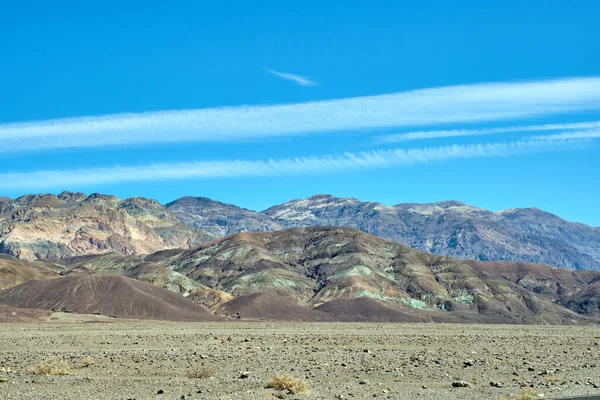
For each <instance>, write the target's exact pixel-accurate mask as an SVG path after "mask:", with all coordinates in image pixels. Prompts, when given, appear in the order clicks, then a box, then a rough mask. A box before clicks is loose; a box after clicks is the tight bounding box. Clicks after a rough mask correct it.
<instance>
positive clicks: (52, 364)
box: [29, 357, 71, 375]
mask: <svg viewBox="0 0 600 400" xmlns="http://www.w3.org/2000/svg"><path fill="white" fill-rule="evenodd" d="M29 372H30V373H32V374H36V375H69V374H70V373H71V367H69V364H67V362H66V361H65V359H64V358H62V357H52V358H50V359H48V360H46V361H43V362H41V363H39V364H38V365H36V366H35V367H33V368H30V369H29Z"/></svg>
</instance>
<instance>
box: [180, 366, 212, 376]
mask: <svg viewBox="0 0 600 400" xmlns="http://www.w3.org/2000/svg"><path fill="white" fill-rule="evenodd" d="M185 375H186V376H187V377H188V378H196V379H208V378H212V377H213V376H215V374H214V373H213V372H212V371H211V370H208V369H206V368H204V367H202V366H201V365H192V366H191V367H189V368H188V369H187V370H186V371H185Z"/></svg>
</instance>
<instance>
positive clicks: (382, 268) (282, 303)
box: [0, 227, 600, 324]
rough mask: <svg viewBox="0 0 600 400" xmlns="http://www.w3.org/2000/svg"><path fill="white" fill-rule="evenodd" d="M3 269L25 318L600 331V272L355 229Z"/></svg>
mask: <svg viewBox="0 0 600 400" xmlns="http://www.w3.org/2000/svg"><path fill="white" fill-rule="evenodd" d="M2 261H3V265H4V267H3V268H4V269H5V270H11V271H12V275H13V278H12V279H10V280H7V281H5V282H4V290H1V291H0V304H3V305H4V306H9V307H13V308H16V309H19V310H21V309H29V310H31V309H44V310H52V311H63V312H73V313H101V314H105V315H110V316H117V317H125V318H154V319H178V320H218V318H224V317H229V318H241V319H279V320H303V321H411V322H427V321H434V322H484V323H551V324H590V323H592V324H597V323H600V272H597V271H576V270H570V269H564V268H555V267H548V266H544V265H539V264H532V263H505V262H482V261H461V260H457V259H455V258H452V257H446V256H438V255H434V254H430V253H425V252H421V251H418V250H414V249H411V248H410V247H407V246H404V245H401V244H398V243H395V242H393V241H390V240H386V239H382V238H379V237H376V236H372V235H369V234H366V233H364V232H362V231H360V230H357V229H354V228H347V227H308V228H295V229H288V230H279V231H275V232H254V233H249V232H244V233H238V234H234V235H230V236H227V237H224V238H220V239H216V240H213V241H211V242H208V243H203V244H201V245H199V246H197V247H194V248H191V249H171V250H163V251H159V252H155V253H151V254H147V255H124V254H118V253H111V254H103V255H88V256H78V257H72V258H63V259H56V260H44V261H23V260H19V259H17V258H15V257H12V256H4V258H3V259H2ZM32 271H39V273H37V274H36V273H32ZM19 282H20V283H19ZM209 310H210V311H211V312H209ZM213 313H214V314H220V315H221V316H219V315H213Z"/></svg>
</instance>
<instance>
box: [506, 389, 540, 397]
mask: <svg viewBox="0 0 600 400" xmlns="http://www.w3.org/2000/svg"><path fill="white" fill-rule="evenodd" d="M536 398H537V392H536V391H535V390H533V389H531V388H524V389H522V390H521V392H520V393H519V394H518V395H516V396H509V397H502V400H533V399H536Z"/></svg>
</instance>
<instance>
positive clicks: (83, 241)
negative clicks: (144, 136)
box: [0, 192, 210, 260]
mask: <svg viewBox="0 0 600 400" xmlns="http://www.w3.org/2000/svg"><path fill="white" fill-rule="evenodd" d="M208 239H210V236H209V235H206V234H205V233H203V232H200V231H198V230H195V229H193V228H190V227H189V226H187V225H184V224H182V223H181V222H179V220H177V218H175V217H174V216H173V215H172V214H171V213H170V212H169V211H168V210H167V209H166V208H165V207H163V206H162V205H160V204H159V203H157V202H156V201H154V200H148V199H143V198H131V199H126V200H119V199H117V198H116V197H114V196H108V195H101V194H92V195H90V196H86V195H84V194H82V193H70V192H63V193H61V194H59V195H58V196H55V195H50V194H48V195H27V196H22V197H19V198H17V199H15V200H6V199H5V200H2V201H0V252H2V253H6V254H11V255H14V256H17V257H19V258H22V259H28V260H34V259H45V258H63V257H71V256H76V255H81V254H101V253H108V252H111V251H116V252H119V253H122V254H146V253H152V252H155V251H158V250H163V249H168V248H188V247H192V246H195V245H197V244H199V243H200V242H202V241H205V240H208Z"/></svg>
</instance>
